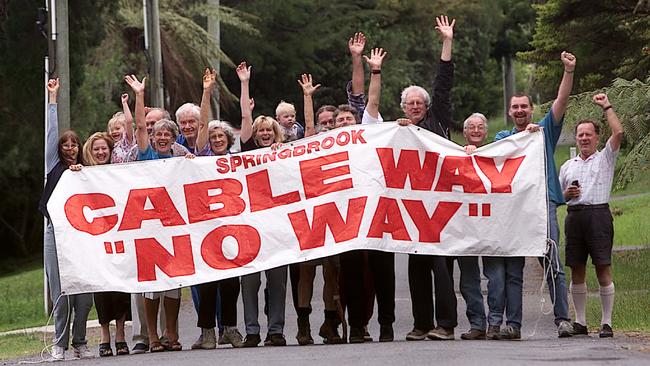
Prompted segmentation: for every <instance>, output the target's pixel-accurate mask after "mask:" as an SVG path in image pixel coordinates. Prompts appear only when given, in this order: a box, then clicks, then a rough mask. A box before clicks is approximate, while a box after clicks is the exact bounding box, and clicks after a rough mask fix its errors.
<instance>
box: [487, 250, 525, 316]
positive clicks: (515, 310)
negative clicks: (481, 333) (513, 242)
mask: <svg viewBox="0 0 650 366" xmlns="http://www.w3.org/2000/svg"><path fill="white" fill-rule="evenodd" d="M524 263H525V258H524V257H483V274H484V275H485V277H487V279H488V308H489V311H488V318H487V319H488V324H489V325H491V326H501V323H502V322H503V311H504V310H505V312H506V318H507V321H506V324H507V325H510V326H512V327H514V328H517V329H521V318H522V291H523V283H524Z"/></svg>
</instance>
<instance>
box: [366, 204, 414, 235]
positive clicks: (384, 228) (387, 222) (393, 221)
mask: <svg viewBox="0 0 650 366" xmlns="http://www.w3.org/2000/svg"><path fill="white" fill-rule="evenodd" d="M384 233H390V234H391V236H392V238H393V240H411V237H410V236H409V233H408V230H406V225H404V220H403V219H402V213H401V212H400V209H399V206H398V205H397V200H396V199H394V198H387V197H379V202H378V203H377V210H376V211H375V215H374V216H373V217H372V222H371V223H370V229H369V230H368V237H369V238H382V237H383V236H384Z"/></svg>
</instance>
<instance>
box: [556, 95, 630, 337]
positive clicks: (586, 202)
mask: <svg viewBox="0 0 650 366" xmlns="http://www.w3.org/2000/svg"><path fill="white" fill-rule="evenodd" d="M593 101H594V103H595V104H596V105H598V106H599V107H601V108H602V109H603V113H605V116H606V118H607V124H608V125H609V129H610V130H611V131H612V135H611V136H610V137H609V139H607V143H606V144H605V148H604V149H603V150H602V151H598V150H597V149H596V148H597V147H598V141H599V137H600V125H599V124H598V123H597V122H594V121H590V120H583V121H580V122H578V124H577V125H576V130H575V134H576V144H577V145H578V149H579V150H580V155H578V156H576V157H575V158H573V159H570V160H568V161H567V162H566V163H564V164H563V165H562V168H560V186H561V187H562V193H563V195H564V198H565V199H566V200H567V204H568V206H569V207H568V209H567V211H568V213H567V217H566V221H565V226H564V232H565V234H566V263H567V265H568V266H569V267H571V294H572V297H573V305H574V307H575V310H576V320H575V322H574V323H573V334H575V335H578V334H581V335H587V334H589V332H588V330H587V318H586V316H585V312H586V304H587V283H586V281H585V272H586V266H587V256H591V262H592V263H593V264H594V266H595V267H596V276H597V277H598V284H599V285H600V305H601V309H602V318H601V320H600V334H599V335H600V338H609V337H613V336H614V332H613V331H612V309H613V307H614V282H612V266H611V265H612V239H613V238H614V225H613V219H612V214H611V212H610V211H609V205H608V203H607V202H608V201H609V192H610V191H611V189H612V180H613V179H614V168H615V166H616V158H617V157H618V152H619V148H620V147H621V140H622V139H623V126H622V125H621V122H620V121H619V119H618V116H616V113H615V112H614V109H612V104H611V103H610V102H609V99H608V98H607V95H605V94H597V95H595V96H594V98H593Z"/></svg>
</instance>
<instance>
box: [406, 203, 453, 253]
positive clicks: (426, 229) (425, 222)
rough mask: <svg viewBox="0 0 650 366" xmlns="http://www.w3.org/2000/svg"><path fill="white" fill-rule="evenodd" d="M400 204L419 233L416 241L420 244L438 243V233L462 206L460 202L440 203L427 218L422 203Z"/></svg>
mask: <svg viewBox="0 0 650 366" xmlns="http://www.w3.org/2000/svg"><path fill="white" fill-rule="evenodd" d="M402 203H403V204H404V207H406V211H407V212H408V213H409V216H410V217H411V219H412V220H413V223H415V226H416V227H417V228H418V231H419V232H420V236H419V239H418V241H419V242H421V243H440V233H441V232H442V230H444V228H445V226H447V223H449V220H451V218H452V217H453V216H454V214H456V211H458V209H459V208H460V206H461V205H462V203H460V202H444V201H441V202H438V205H437V206H436V209H435V210H434V211H433V215H431V216H429V214H428V213H427V209H426V208H425V207H424V203H423V202H422V201H416V200H402Z"/></svg>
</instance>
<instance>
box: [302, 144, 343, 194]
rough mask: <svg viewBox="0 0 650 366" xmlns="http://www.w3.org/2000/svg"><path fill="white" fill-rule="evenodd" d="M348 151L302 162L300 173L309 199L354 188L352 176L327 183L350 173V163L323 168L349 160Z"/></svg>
mask: <svg viewBox="0 0 650 366" xmlns="http://www.w3.org/2000/svg"><path fill="white" fill-rule="evenodd" d="M348 159H349V158H348V152H347V151H344V152H340V153H336V154H331V155H326V156H322V157H318V158H314V159H309V160H303V161H301V162H300V175H301V176H302V184H303V186H304V189H305V197H306V198H307V199H309V198H314V197H318V196H322V195H324V194H327V193H331V192H337V191H343V190H345V189H350V188H352V178H346V179H342V180H337V181H335V182H331V183H325V181H326V180H331V179H333V178H336V177H340V176H343V175H346V174H350V166H349V165H341V166H337V167H335V168H331V169H323V166H325V165H328V164H334V163H338V162H341V161H348Z"/></svg>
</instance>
